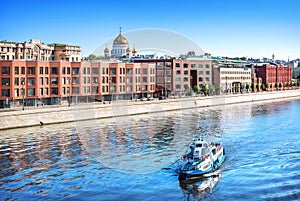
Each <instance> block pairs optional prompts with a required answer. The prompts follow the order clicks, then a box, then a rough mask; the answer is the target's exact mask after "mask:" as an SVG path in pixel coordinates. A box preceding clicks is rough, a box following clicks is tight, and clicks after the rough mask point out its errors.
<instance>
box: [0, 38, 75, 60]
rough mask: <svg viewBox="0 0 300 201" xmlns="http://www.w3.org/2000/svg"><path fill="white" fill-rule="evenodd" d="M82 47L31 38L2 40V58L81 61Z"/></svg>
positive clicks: (0, 47) (0, 44)
mask: <svg viewBox="0 0 300 201" xmlns="http://www.w3.org/2000/svg"><path fill="white" fill-rule="evenodd" d="M80 59H81V48H80V47H79V46H72V45H67V44H57V43H56V44H44V43H43V42H42V41H41V40H33V39H31V40H30V41H29V43H28V42H24V43H17V42H7V41H0V60H27V61H54V60H56V61H80Z"/></svg>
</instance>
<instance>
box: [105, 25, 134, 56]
mask: <svg viewBox="0 0 300 201" xmlns="http://www.w3.org/2000/svg"><path fill="white" fill-rule="evenodd" d="M136 53H137V51H136V49H135V48H133V49H132V50H131V49H130V47H129V43H128V40H127V39H126V38H125V36H124V35H123V34H122V28H121V27H120V33H119V35H118V36H117V37H116V38H115V39H114V41H113V45H112V50H111V54H109V49H108V48H107V46H106V48H105V49H104V57H105V58H109V57H113V58H131V57H132V56H135V55H136Z"/></svg>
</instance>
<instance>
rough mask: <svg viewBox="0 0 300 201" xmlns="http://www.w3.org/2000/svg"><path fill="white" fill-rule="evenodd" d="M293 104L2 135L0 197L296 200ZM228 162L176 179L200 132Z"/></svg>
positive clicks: (299, 171)
mask: <svg viewBox="0 0 300 201" xmlns="http://www.w3.org/2000/svg"><path fill="white" fill-rule="evenodd" d="M299 122H300V101H299V100H291V101H281V102H272V103H253V104H252V103H248V104H239V105H229V106H223V107H212V108H206V109H198V110H184V111H177V112H170V113H162V114H151V115H140V116H131V117H122V118H114V119H106V120H95V121H87V122H77V123H73V124H60V125H51V126H42V127H32V128H26V129H15V130H8V131H1V133H0V200H54V199H55V200H143V201H144V200H155V201H158V200H300V124H299ZM199 134H200V135H202V136H204V137H206V138H207V139H216V140H220V141H221V142H222V143H223V146H224V147H225V148H226V154H227V158H226V160H225V162H224V163H223V165H222V166H221V168H220V169H219V170H218V175H220V176H222V177H220V179H219V181H218V182H216V183H214V184H213V185H212V184H209V186H210V188H208V190H207V189H206V190H205V191H203V190H201V189H200V188H201V186H202V185H203V184H204V183H205V182H207V181H209V179H210V178H201V179H194V180H190V181H179V180H178V176H177V175H176V174H175V172H174V169H175V168H176V164H177V159H178V158H179V157H180V155H181V154H182V153H183V152H184V151H185V148H186V146H187V145H188V144H189V143H190V142H191V141H192V139H193V138H195V137H197V136H198V135H199Z"/></svg>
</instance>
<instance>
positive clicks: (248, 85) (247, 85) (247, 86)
mask: <svg viewBox="0 0 300 201" xmlns="http://www.w3.org/2000/svg"><path fill="white" fill-rule="evenodd" d="M246 89H247V91H249V89H250V84H248V83H247V84H246Z"/></svg>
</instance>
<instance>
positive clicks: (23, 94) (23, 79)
mask: <svg viewBox="0 0 300 201" xmlns="http://www.w3.org/2000/svg"><path fill="white" fill-rule="evenodd" d="M21 84H22V99H23V100H22V103H23V108H22V110H24V105H25V100H24V99H25V91H24V90H25V89H24V86H25V77H22V78H21Z"/></svg>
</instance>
